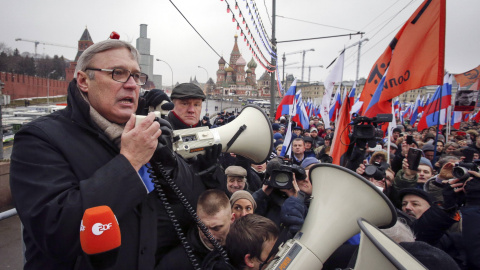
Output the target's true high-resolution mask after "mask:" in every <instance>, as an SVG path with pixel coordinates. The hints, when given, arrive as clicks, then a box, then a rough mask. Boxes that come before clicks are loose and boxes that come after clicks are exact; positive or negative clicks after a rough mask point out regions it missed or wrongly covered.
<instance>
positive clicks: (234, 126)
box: [173, 105, 273, 164]
mask: <svg viewBox="0 0 480 270" xmlns="http://www.w3.org/2000/svg"><path fill="white" fill-rule="evenodd" d="M173 137H174V151H175V152H177V154H179V155H181V156H182V157H184V158H191V157H194V156H196V155H198V154H203V153H205V147H208V146H212V145H214V144H219V143H221V144H222V152H229V153H235V154H238V155H242V156H244V157H246V158H248V159H250V160H252V161H253V162H254V163H256V164H261V163H263V162H265V161H266V160H267V159H268V157H269V156H270V153H271V151H272V149H273V132H272V126H271V124H270V121H269V120H268V117H267V115H266V114H265V113H264V112H263V111H262V110H261V109H260V107H258V106H256V105H247V106H245V107H244V108H243V109H242V111H241V112H240V115H239V116H237V117H236V118H235V120H233V121H232V122H230V123H228V124H226V125H224V126H221V127H218V128H212V129H209V128H208V127H198V128H188V129H180V130H175V131H174V132H173Z"/></svg>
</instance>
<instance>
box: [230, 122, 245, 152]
mask: <svg viewBox="0 0 480 270" xmlns="http://www.w3.org/2000/svg"><path fill="white" fill-rule="evenodd" d="M245 129H247V126H246V125H245V124H243V125H242V126H240V127H239V128H238V130H237V132H236V133H235V135H233V137H232V138H231V139H230V141H228V143H227V149H225V152H228V149H230V146H232V144H233V143H234V142H235V141H236V140H237V138H238V136H240V134H242V132H243V131H244V130H245Z"/></svg>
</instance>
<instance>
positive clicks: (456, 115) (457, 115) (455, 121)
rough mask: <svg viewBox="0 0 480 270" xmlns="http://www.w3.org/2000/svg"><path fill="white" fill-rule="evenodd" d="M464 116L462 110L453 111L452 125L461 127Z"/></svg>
mask: <svg viewBox="0 0 480 270" xmlns="http://www.w3.org/2000/svg"><path fill="white" fill-rule="evenodd" d="M462 118H463V117H462V112H453V113H452V121H451V125H452V126H453V127H454V128H456V129H460V123H462Z"/></svg>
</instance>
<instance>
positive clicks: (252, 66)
mask: <svg viewBox="0 0 480 270" xmlns="http://www.w3.org/2000/svg"><path fill="white" fill-rule="evenodd" d="M256 67H257V63H256V62H255V61H253V57H252V60H250V62H248V68H256Z"/></svg>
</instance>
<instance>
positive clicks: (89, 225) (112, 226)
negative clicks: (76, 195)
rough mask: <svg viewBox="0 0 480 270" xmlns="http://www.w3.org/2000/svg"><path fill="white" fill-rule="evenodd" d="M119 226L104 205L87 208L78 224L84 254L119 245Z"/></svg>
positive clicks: (103, 250)
mask: <svg viewBox="0 0 480 270" xmlns="http://www.w3.org/2000/svg"><path fill="white" fill-rule="evenodd" d="M121 242H122V241H121V235H120V227H119V226H118V221H117V218H116V217H115V215H114V214H113V212H112V209H110V207H108V206H106V205H102V206H97V207H92V208H88V209H87V210H85V213H84V214H83V219H82V223H81V225H80V244H81V245H82V249H83V251H84V252H85V253H86V254H89V255H92V254H99V253H103V252H106V251H110V250H112V249H115V248H118V247H119V246H120V245H121Z"/></svg>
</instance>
